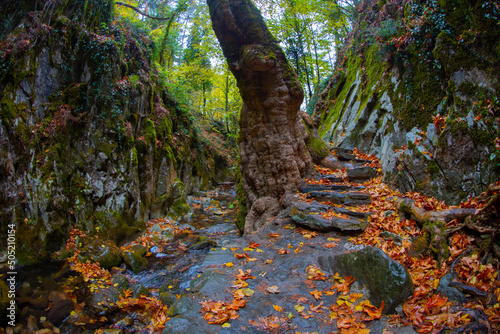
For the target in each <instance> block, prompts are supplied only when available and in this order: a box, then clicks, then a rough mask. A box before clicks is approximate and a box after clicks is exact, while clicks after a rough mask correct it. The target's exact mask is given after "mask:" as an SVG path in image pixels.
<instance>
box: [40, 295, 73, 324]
mask: <svg viewBox="0 0 500 334" xmlns="http://www.w3.org/2000/svg"><path fill="white" fill-rule="evenodd" d="M74 308H75V303H74V302H73V301H72V300H71V299H58V300H55V301H54V302H53V303H52V306H51V307H50V310H49V313H48V314H47V320H48V321H50V322H51V323H52V324H53V325H54V326H60V325H61V323H62V322H63V321H64V319H66V318H67V317H68V316H69V315H70V313H71V311H73V309H74Z"/></svg>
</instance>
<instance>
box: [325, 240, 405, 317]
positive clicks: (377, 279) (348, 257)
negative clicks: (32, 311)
mask: <svg viewBox="0 0 500 334" xmlns="http://www.w3.org/2000/svg"><path fill="white" fill-rule="evenodd" d="M318 261H319V263H320V265H321V267H322V268H323V269H324V270H327V271H329V272H332V273H336V272H338V273H339V274H340V275H341V276H345V277H347V276H353V277H354V278H355V279H356V282H358V283H359V284H361V285H363V286H365V287H366V288H367V289H368V291H369V292H370V297H369V299H370V301H371V302H372V303H373V305H375V306H377V307H380V305H381V304H382V302H383V303H384V305H385V306H384V308H383V311H382V312H383V313H384V314H388V313H394V312H395V310H396V307H397V306H399V305H402V304H403V303H404V301H405V300H406V298H408V297H410V296H412V295H413V291H414V287H413V281H412V278H411V275H410V273H409V272H408V270H407V269H406V268H405V267H404V266H402V265H401V264H400V263H398V262H396V261H394V260H393V259H391V258H390V257H389V256H388V255H387V254H385V253H384V252H383V251H382V250H380V249H379V248H375V247H366V248H364V249H362V250H360V251H357V252H352V253H347V254H342V255H336V256H321V257H319V258H318Z"/></svg>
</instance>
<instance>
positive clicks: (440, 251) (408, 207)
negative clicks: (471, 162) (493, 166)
mask: <svg viewBox="0 0 500 334" xmlns="http://www.w3.org/2000/svg"><path fill="white" fill-rule="evenodd" d="M498 191H500V184H493V185H490V186H489V187H488V190H487V191H485V192H483V193H482V194H481V195H480V196H479V197H477V198H476V201H477V202H478V203H486V204H485V205H484V206H483V208H481V209H479V210H476V209H469V208H459V209H448V210H442V211H427V210H425V209H423V208H421V207H419V206H417V205H416V204H415V201H414V200H412V199H409V198H399V197H398V198H396V199H395V204H396V206H397V208H398V209H399V211H400V212H401V213H402V214H404V215H405V216H406V217H408V218H411V219H413V220H415V222H416V223H417V225H418V226H419V227H420V228H421V229H422V230H424V231H426V232H427V233H428V234H429V241H428V247H427V252H429V251H430V252H431V253H433V254H434V256H435V257H436V259H437V260H438V263H439V264H441V263H442V262H443V261H445V260H447V258H448V257H449V248H448V238H449V237H450V236H452V235H453V234H455V233H456V232H458V231H461V230H466V231H468V232H469V233H473V234H475V235H476V236H478V238H476V240H477V247H478V249H479V253H483V255H482V256H483V260H482V263H483V264H484V263H485V261H487V258H488V256H489V255H493V256H495V257H496V258H498V259H500V246H499V245H497V244H495V242H494V241H495V240H496V238H497V236H498V235H499V232H498V231H499V229H500V193H498ZM483 240H485V241H487V243H486V244H485V243H484V242H483ZM479 255H481V254H479Z"/></svg>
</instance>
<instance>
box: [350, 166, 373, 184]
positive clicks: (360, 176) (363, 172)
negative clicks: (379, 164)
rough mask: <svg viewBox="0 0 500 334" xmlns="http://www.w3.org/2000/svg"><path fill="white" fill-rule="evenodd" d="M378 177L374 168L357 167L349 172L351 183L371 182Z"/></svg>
mask: <svg viewBox="0 0 500 334" xmlns="http://www.w3.org/2000/svg"><path fill="white" fill-rule="evenodd" d="M375 175H376V170H375V169H374V168H372V167H356V168H351V169H348V170H347V178H348V179H349V181H356V180H358V181H362V180H365V181H366V180H369V179H371V178H372V177H374V176H375Z"/></svg>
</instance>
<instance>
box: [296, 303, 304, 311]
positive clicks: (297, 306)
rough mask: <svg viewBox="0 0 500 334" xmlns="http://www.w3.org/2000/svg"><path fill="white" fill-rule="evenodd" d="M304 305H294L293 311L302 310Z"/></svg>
mask: <svg viewBox="0 0 500 334" xmlns="http://www.w3.org/2000/svg"><path fill="white" fill-rule="evenodd" d="M304 308H305V307H304V306H303V305H299V304H297V305H295V311H297V312H298V313H301V312H304Z"/></svg>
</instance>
